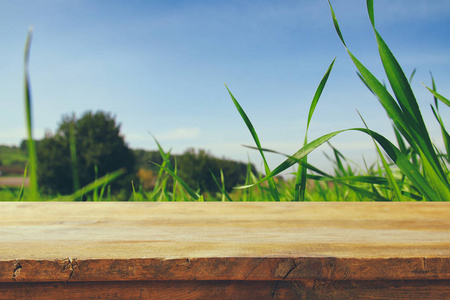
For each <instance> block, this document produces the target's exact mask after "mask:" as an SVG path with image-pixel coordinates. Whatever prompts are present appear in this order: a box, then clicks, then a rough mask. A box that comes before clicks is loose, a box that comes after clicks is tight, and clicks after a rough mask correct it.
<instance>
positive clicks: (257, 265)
mask: <svg viewBox="0 0 450 300" xmlns="http://www.w3.org/2000/svg"><path fill="white" fill-rule="evenodd" d="M264 261H265V259H264V258H261V259H260V261H259V262H258V263H257V264H256V266H254V267H253V268H252V269H251V270H250V273H248V274H247V276H245V278H244V280H247V278H248V277H249V276H250V275H251V274H252V273H253V271H255V269H256V268H258V267H259V266H260V265H261V264H262V263H263V262H264Z"/></svg>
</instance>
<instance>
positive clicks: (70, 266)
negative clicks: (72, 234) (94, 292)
mask: <svg viewBox="0 0 450 300" xmlns="http://www.w3.org/2000/svg"><path fill="white" fill-rule="evenodd" d="M64 262H66V264H65V265H64V267H63V272H65V271H66V270H69V271H70V274H69V278H68V279H67V280H66V282H68V281H69V280H71V279H72V277H73V275H74V274H75V269H78V262H77V260H76V259H71V258H67V259H65V260H64Z"/></svg>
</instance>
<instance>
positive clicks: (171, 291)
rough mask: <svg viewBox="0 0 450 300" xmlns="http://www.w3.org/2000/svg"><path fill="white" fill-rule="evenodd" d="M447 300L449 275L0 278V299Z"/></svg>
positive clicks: (449, 297)
mask: <svg viewBox="0 0 450 300" xmlns="http://www.w3.org/2000/svg"><path fill="white" fill-rule="evenodd" d="M3 299H5V300H10V299H27V300H48V299H73V300H78V299H79V300H85V299H109V300H115V299H120V300H126V299H130V300H131V299H170V300H172V299H233V300H238V299H244V300H248V299H336V300H338V299H420V300H423V299H433V300H436V299H450V281H449V280H431V281H414V280H413V281H317V280H299V281H231V280H230V281H134V282H126V281H122V282H111V281H108V282H68V283H48V282H46V283H0V300H3Z"/></svg>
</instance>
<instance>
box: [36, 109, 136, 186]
mask: <svg viewBox="0 0 450 300" xmlns="http://www.w3.org/2000/svg"><path fill="white" fill-rule="evenodd" d="M71 126H73V127H72V128H73V133H74V134H75V144H76V152H77V154H76V158H77V160H76V167H77V171H78V172H75V174H76V173H78V176H79V184H80V186H85V185H87V184H89V183H90V182H92V181H94V180H95V179H96V177H101V176H104V175H106V174H107V173H111V172H113V171H115V170H117V169H120V168H126V169H127V170H128V174H127V175H126V176H124V177H122V178H121V179H119V180H117V181H115V182H113V183H112V184H111V188H112V190H113V191H117V190H120V189H123V188H131V183H130V180H131V179H132V176H134V175H133V171H134V163H135V159H134V154H133V151H132V150H131V149H129V148H128V146H127V145H126V144H125V141H124V138H123V136H121V134H120V124H116V121H115V119H114V118H113V117H112V116H111V115H110V114H109V113H105V112H102V111H99V112H96V113H92V112H87V113H85V114H84V115H83V116H82V117H81V118H80V119H78V120H77V119H76V118H75V116H65V117H63V119H62V122H61V124H60V125H59V128H58V130H57V131H56V133H55V134H50V133H48V134H47V135H46V137H45V138H44V139H43V140H41V141H40V142H39V143H38V144H37V155H38V163H39V168H38V181H39V186H40V187H41V188H42V189H43V190H44V191H45V192H47V193H52V194H54V193H60V194H63V195H64V194H70V193H72V192H74V191H73V182H74V180H73V178H72V176H73V174H74V172H72V171H73V170H72V164H71V152H70V132H71Z"/></svg>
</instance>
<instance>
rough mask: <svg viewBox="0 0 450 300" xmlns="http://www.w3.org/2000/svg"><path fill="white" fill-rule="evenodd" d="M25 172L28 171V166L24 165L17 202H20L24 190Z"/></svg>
mask: <svg viewBox="0 0 450 300" xmlns="http://www.w3.org/2000/svg"><path fill="white" fill-rule="evenodd" d="M27 170H28V164H26V165H25V170H24V171H23V178H22V185H21V186H20V191H19V196H18V199H17V201H22V198H23V193H24V190H25V179H26V178H27Z"/></svg>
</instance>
